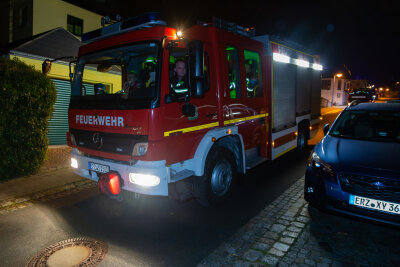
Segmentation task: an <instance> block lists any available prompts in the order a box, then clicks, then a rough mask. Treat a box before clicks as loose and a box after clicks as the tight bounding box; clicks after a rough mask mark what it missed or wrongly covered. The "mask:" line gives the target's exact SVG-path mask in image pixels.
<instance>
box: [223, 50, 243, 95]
mask: <svg viewBox="0 0 400 267" xmlns="http://www.w3.org/2000/svg"><path fill="white" fill-rule="evenodd" d="M226 60H227V63H228V80H229V96H230V98H234V99H236V98H240V95H241V94H240V75H239V56H238V50H237V48H236V47H234V46H227V47H226Z"/></svg>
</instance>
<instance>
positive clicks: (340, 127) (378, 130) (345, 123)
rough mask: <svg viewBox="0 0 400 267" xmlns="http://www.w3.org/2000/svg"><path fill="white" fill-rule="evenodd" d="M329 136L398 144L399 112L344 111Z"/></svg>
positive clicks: (399, 137) (399, 129)
mask: <svg viewBox="0 0 400 267" xmlns="http://www.w3.org/2000/svg"><path fill="white" fill-rule="evenodd" d="M329 134H330V135H332V136H335V137H342V138H349V139H358V140H368V141H377V142H400V111H389V110H351V111H350V110H348V111H344V112H343V113H342V115H341V116H340V117H339V118H338V120H337V121H336V122H335V124H334V125H333V127H332V130H331V131H330V133H329Z"/></svg>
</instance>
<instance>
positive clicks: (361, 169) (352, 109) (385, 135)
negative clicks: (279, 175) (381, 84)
mask: <svg viewBox="0 0 400 267" xmlns="http://www.w3.org/2000/svg"><path fill="white" fill-rule="evenodd" d="M324 133H325V137H324V138H323V139H322V141H321V142H320V143H318V144H317V145H316V146H315V148H314V150H313V151H312V153H311V155H310V159H309V164H308V167H307V170H306V175H305V188H304V195H305V199H306V200H307V201H308V202H309V203H310V204H311V205H313V206H316V207H318V208H321V209H323V210H330V211H335V212H339V213H344V214H348V215H352V216H357V217H361V218H365V219H369V220H374V221H378V222H383V223H388V224H392V225H396V226H400V156H399V154H400V104H398V103H393V104H387V103H352V104H351V105H349V106H348V107H346V108H345V109H344V110H343V111H342V113H341V114H340V115H339V116H338V118H337V119H336V121H335V122H334V123H333V125H332V127H331V128H330V129H329V125H325V126H324Z"/></svg>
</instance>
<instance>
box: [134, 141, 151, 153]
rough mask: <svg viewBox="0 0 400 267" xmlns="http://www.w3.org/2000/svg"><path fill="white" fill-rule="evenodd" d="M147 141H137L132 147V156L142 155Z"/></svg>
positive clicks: (145, 149)
mask: <svg viewBox="0 0 400 267" xmlns="http://www.w3.org/2000/svg"><path fill="white" fill-rule="evenodd" d="M148 146H149V144H148V143H137V144H135V146H134V147H133V152H132V156H144V155H146V153H147V148H148Z"/></svg>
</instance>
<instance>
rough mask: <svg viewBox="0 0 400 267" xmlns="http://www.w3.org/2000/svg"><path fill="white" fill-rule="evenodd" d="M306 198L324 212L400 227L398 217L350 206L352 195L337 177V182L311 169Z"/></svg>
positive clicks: (308, 176) (305, 193)
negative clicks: (341, 185) (343, 188)
mask: <svg viewBox="0 0 400 267" xmlns="http://www.w3.org/2000/svg"><path fill="white" fill-rule="evenodd" d="M310 187H312V188H313V192H312V193H310V192H309V191H310V190H309V189H308V188H310ZM304 198H305V199H306V200H307V201H308V202H309V203H310V204H311V205H312V206H314V207H316V208H319V209H320V210H323V211H330V212H334V213H337V214H342V215H348V216H350V217H356V218H360V219H365V220H368V221H373V222H378V223H383V224H386V225H392V226H396V227H400V216H398V215H395V214H389V213H384V212H380V211H374V210H369V209H365V208H360V207H357V206H354V205H350V204H349V198H350V194H349V193H347V192H344V191H343V190H342V189H341V187H340V184H339V181H338V179H337V177H336V182H335V181H334V179H333V177H330V176H327V175H326V176H324V175H321V174H320V173H317V172H316V171H315V170H313V169H312V168H311V167H308V168H307V171H306V175H305V184H304Z"/></svg>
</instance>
